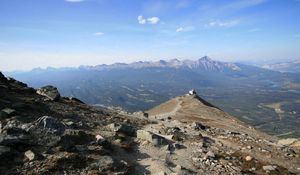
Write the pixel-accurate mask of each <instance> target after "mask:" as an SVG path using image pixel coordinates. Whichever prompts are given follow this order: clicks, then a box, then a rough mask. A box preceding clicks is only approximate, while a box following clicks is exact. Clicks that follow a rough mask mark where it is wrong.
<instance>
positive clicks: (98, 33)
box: [94, 32, 104, 36]
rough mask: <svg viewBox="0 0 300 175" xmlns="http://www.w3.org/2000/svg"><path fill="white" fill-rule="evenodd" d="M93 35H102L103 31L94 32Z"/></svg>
mask: <svg viewBox="0 0 300 175" xmlns="http://www.w3.org/2000/svg"><path fill="white" fill-rule="evenodd" d="M94 35H95V36H102V35H104V33H103V32H96V33H94Z"/></svg>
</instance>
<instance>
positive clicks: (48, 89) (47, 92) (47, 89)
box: [36, 85, 60, 101]
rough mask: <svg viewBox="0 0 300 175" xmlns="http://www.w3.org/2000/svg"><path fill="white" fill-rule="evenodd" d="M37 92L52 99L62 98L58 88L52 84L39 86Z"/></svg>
mask: <svg viewBox="0 0 300 175" xmlns="http://www.w3.org/2000/svg"><path fill="white" fill-rule="evenodd" d="M36 93H37V94H39V95H42V96H45V97H47V98H48V99H50V100H52V101H57V100H58V99H59V98H60V94H59V92H58V90H57V88H56V87H54V86H50V85H49V86H44V87H41V88H39V89H38V90H37V91H36Z"/></svg>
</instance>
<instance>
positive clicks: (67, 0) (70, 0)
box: [65, 0, 85, 3]
mask: <svg viewBox="0 0 300 175" xmlns="http://www.w3.org/2000/svg"><path fill="white" fill-rule="evenodd" d="M65 1H66V2H71V3H76V2H83V1H85V0H65Z"/></svg>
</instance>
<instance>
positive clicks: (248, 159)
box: [245, 156, 253, 161]
mask: <svg viewBox="0 0 300 175" xmlns="http://www.w3.org/2000/svg"><path fill="white" fill-rule="evenodd" d="M252 159H253V158H252V157H251V156H246V158H245V160H246V161H251V160H252Z"/></svg>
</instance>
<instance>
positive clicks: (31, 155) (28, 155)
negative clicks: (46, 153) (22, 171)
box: [24, 150, 36, 161]
mask: <svg viewBox="0 0 300 175" xmlns="http://www.w3.org/2000/svg"><path fill="white" fill-rule="evenodd" d="M24 155H25V157H26V158H27V159H28V160H29V161H32V160H34V159H35V158H36V156H35V154H34V152H32V151H31V150H28V151H26V152H25V153H24Z"/></svg>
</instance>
